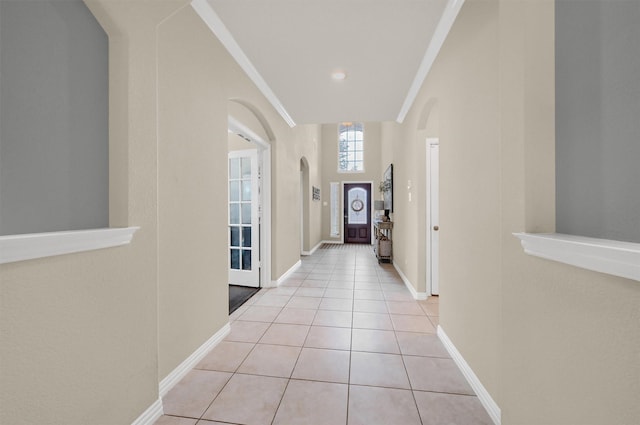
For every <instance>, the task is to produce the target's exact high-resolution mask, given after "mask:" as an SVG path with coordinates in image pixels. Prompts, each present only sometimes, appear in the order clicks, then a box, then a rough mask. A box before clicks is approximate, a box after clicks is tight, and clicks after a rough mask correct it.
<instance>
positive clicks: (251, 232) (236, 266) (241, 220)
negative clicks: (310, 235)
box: [228, 149, 260, 287]
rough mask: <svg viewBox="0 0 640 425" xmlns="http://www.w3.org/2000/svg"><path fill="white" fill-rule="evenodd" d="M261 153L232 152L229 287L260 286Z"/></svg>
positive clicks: (230, 160)
mask: <svg viewBox="0 0 640 425" xmlns="http://www.w3.org/2000/svg"><path fill="white" fill-rule="evenodd" d="M258 188H259V170H258V150H257V149H251V150H243V151H232V152H229V236H228V241H229V284H231V285H243V286H253V287H259V286H260V237H259V234H260V226H259V210H260V193H259V189H258Z"/></svg>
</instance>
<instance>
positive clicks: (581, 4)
mask: <svg viewBox="0 0 640 425" xmlns="http://www.w3.org/2000/svg"><path fill="white" fill-rule="evenodd" d="M556 172H557V179H556V189H557V195H556V197H557V199H556V202H557V204H556V227H557V231H558V232H559V233H569V234H576V235H583V236H591V237H597V238H604V239H615V240H624V241H631V242H640V0H630V1H624V0H617V1H611V0H600V1H574V0H557V1H556Z"/></svg>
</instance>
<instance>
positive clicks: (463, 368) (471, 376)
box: [438, 325, 502, 425]
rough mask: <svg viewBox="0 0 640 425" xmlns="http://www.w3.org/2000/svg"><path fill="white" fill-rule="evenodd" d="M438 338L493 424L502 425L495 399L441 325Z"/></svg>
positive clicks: (500, 414)
mask: <svg viewBox="0 0 640 425" xmlns="http://www.w3.org/2000/svg"><path fill="white" fill-rule="evenodd" d="M438 338H440V341H442V345H444V348H445V349H446V350H447V352H448V353H449V355H450V356H451V358H452V359H453V361H454V362H455V364H456V365H457V366H458V369H460V372H462V374H463V375H464V377H465V379H466V380H467V382H468V383H469V385H470V386H471V388H472V389H473V391H474V392H475V393H476V395H477V396H478V400H480V403H482V406H483V407H484V409H485V410H486V411H487V413H488V414H489V417H490V418H491V420H492V421H493V423H494V424H495V425H500V422H501V420H502V419H501V418H502V413H501V411H500V407H499V406H498V404H497V403H496V402H495V401H494V400H493V397H491V394H489V391H487V389H486V388H485V387H484V385H482V382H480V379H479V378H478V376H477V375H476V374H475V373H474V372H473V370H472V369H471V366H469V363H467V362H466V360H465V359H464V357H462V354H460V351H458V349H457V348H456V346H455V345H453V342H452V341H451V340H450V339H449V337H448V336H447V334H446V333H445V331H444V329H442V327H441V326H440V325H438Z"/></svg>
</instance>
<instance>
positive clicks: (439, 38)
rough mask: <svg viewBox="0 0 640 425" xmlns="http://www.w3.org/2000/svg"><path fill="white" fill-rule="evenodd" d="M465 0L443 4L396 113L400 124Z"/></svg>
mask: <svg viewBox="0 0 640 425" xmlns="http://www.w3.org/2000/svg"><path fill="white" fill-rule="evenodd" d="M464 2H465V0H448V1H447V5H446V6H445V9H444V11H443V12H442V16H441V17H440V21H439V22H438V26H437V27H436V30H435V31H434V32H433V37H431V41H430V42H429V47H427V51H426V52H425V54H424V57H423V58H422V62H421V63H420V67H419V68H418V72H416V76H415V77H414V79H413V83H411V87H410V88H409V92H408V93H407V97H406V98H405V99H404V103H403V104H402V108H400V112H399V113H398V118H396V121H397V122H399V123H400V124H402V121H404V119H405V117H406V116H407V113H408V112H409V109H411V106H412V105H413V102H414V101H415V100H416V97H417V96H418V93H419V92H420V88H421V87H422V84H423V83H424V80H425V79H426V78H427V75H428V74H429V71H431V67H432V66H433V62H435V60H436V57H437V56H438V53H439V52H440V49H441V48H442V45H443V44H444V41H445V39H446V38H447V35H449V30H451V27H452V26H453V23H454V22H455V20H456V18H457V17H458V13H459V12H460V9H461V8H462V5H463V4H464Z"/></svg>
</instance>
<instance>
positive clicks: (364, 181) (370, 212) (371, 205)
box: [340, 180, 375, 246]
mask: <svg viewBox="0 0 640 425" xmlns="http://www.w3.org/2000/svg"><path fill="white" fill-rule="evenodd" d="M345 184H370V185H371V191H370V193H371V196H369V198H371V199H369V214H371V229H370V230H369V232H370V233H369V234H370V235H371V245H372V246H373V244H374V241H375V238H374V237H373V235H374V233H373V219H374V217H373V213H374V211H373V198H375V196H374V194H373V193H374V192H373V191H374V190H375V187H374V185H373V180H343V181H341V182H340V212H341V213H340V217H341V220H340V234H341V235H342V238H341V239H342V241H341V243H345V242H344V238H345V233H344V185H345Z"/></svg>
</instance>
